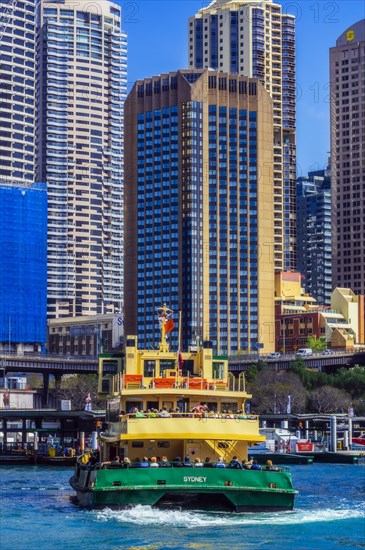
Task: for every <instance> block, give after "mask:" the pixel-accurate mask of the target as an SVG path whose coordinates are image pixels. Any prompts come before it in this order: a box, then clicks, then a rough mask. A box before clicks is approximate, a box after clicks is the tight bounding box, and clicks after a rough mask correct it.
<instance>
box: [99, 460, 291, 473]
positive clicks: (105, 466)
mask: <svg viewBox="0 0 365 550" xmlns="http://www.w3.org/2000/svg"><path fill="white" fill-rule="evenodd" d="M155 464H156V463H155ZM157 464H158V468H160V469H162V468H188V469H189V468H194V469H199V470H201V469H205V468H215V469H217V470H218V469H221V468H222V469H223V468H226V469H228V470H241V471H242V472H289V471H290V470H289V468H287V467H285V466H270V467H269V466H260V467H257V465H255V467H254V468H252V466H253V464H252V463H251V462H250V461H248V462H246V463H245V464H243V463H241V462H237V463H232V461H231V462H223V461H222V462H220V461H214V462H212V461H210V462H198V463H195V462H190V461H183V460H176V459H174V460H167V461H166V462H164V461H160V462H158V463H157ZM150 467H151V462H150V461H148V462H144V461H136V462H135V461H129V460H128V461H127V462H126V461H124V460H120V461H116V460H111V461H107V462H100V463H98V464H95V465H92V466H90V468H91V469H97V470H99V469H102V470H115V469H120V470H129V469H146V468H150ZM155 467H156V466H152V469H153V468H155Z"/></svg>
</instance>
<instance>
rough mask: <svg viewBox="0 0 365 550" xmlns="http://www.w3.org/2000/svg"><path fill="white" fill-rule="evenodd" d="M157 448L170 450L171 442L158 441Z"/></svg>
mask: <svg viewBox="0 0 365 550" xmlns="http://www.w3.org/2000/svg"><path fill="white" fill-rule="evenodd" d="M157 447H158V448H159V449H168V448H169V447H170V441H157Z"/></svg>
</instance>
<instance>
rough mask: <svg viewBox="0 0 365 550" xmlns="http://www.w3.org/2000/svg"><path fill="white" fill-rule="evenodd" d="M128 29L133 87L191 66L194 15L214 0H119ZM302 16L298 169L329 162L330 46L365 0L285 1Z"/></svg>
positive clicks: (360, 14) (362, 14)
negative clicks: (190, 25)
mask: <svg viewBox="0 0 365 550" xmlns="http://www.w3.org/2000/svg"><path fill="white" fill-rule="evenodd" d="M118 3H119V4H121V6H122V19H123V23H122V26H123V29H124V30H125V31H126V32H127V34H128V89H130V88H131V87H132V85H133V84H134V82H135V81H136V80H137V79H140V78H147V77H150V76H154V75H158V74H161V73H165V72H169V71H176V70H177V69H185V68H187V67H188V61H187V59H188V45H187V38H188V31H187V28H188V18H189V17H190V16H192V15H195V14H196V13H197V12H198V11H199V9H200V8H202V7H204V6H207V5H208V4H209V3H210V1H209V0H127V1H125V0H119V2H118ZM277 3H279V4H281V5H282V7H283V11H284V12H285V13H290V14H293V15H295V16H296V55H297V75H296V76H297V174H298V176H300V175H306V174H307V172H308V170H316V169H322V168H324V167H325V166H326V165H327V159H328V153H329V141H330V130H329V127H330V117H329V48H330V47H332V46H335V44H336V40H337V38H338V37H339V36H340V35H341V34H342V33H343V32H344V31H345V30H347V29H348V27H350V26H351V25H353V24H354V23H356V22H357V21H359V20H360V19H364V18H365V2H363V0H337V1H335V2H331V1H328V0H301V1H297V2H293V1H290V0H285V1H282V0H279V1H277Z"/></svg>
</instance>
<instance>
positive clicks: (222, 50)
mask: <svg viewBox="0 0 365 550" xmlns="http://www.w3.org/2000/svg"><path fill="white" fill-rule="evenodd" d="M188 32H189V35H188V47H189V53H188V56H189V68H195V69H200V68H203V67H204V68H212V69H215V70H217V71H224V72H228V73H232V74H239V75H244V76H247V77H255V78H258V79H259V80H260V81H261V82H262V83H263V85H264V87H265V89H266V90H267V91H268V92H269V94H270V96H271V98H272V102H273V123H274V139H273V143H274V146H273V147H274V159H273V161H274V163H273V168H272V170H273V179H274V191H273V192H274V223H275V232H274V237H273V243H272V248H273V251H274V256H275V270H276V271H282V270H288V269H291V270H293V269H296V222H295V215H296V136H295V128H296V90H295V18H294V17H293V16H292V15H288V14H285V13H283V11H282V7H281V5H280V4H278V3H274V2H272V1H271V0H234V1H233V0H213V1H212V2H211V3H210V4H209V5H208V6H207V7H204V8H202V9H200V10H199V12H198V13H197V14H196V15H195V16H193V17H190V18H189V26H188Z"/></svg>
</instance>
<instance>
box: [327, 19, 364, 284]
mask: <svg viewBox="0 0 365 550" xmlns="http://www.w3.org/2000/svg"><path fill="white" fill-rule="evenodd" d="M330 81H331V178H332V215H333V223H332V239H333V243H332V248H333V284H334V286H336V287H342V288H351V289H352V290H353V291H354V292H355V294H365V254H364V250H365V217H364V207H365V154H364V148H363V147H364V141H365V19H363V20H362V21H358V22H357V23H355V24H354V25H352V26H351V27H349V28H348V29H347V30H346V31H345V32H344V33H342V34H341V36H340V37H339V38H338V40H337V41H336V46H335V47H333V48H331V49H330Z"/></svg>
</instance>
